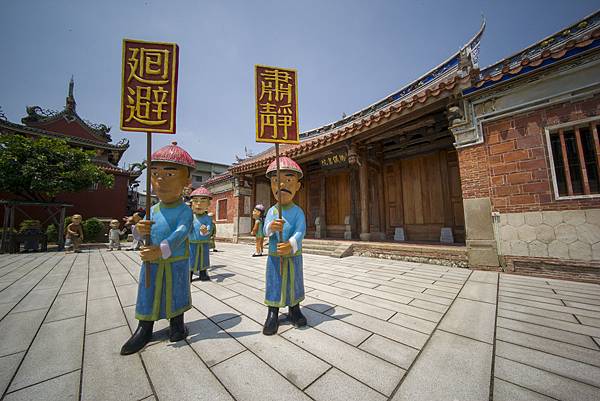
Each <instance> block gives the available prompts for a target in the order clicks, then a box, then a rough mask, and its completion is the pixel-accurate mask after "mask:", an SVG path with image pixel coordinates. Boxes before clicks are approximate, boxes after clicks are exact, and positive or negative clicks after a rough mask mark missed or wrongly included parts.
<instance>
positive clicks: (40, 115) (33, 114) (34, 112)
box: [21, 77, 112, 142]
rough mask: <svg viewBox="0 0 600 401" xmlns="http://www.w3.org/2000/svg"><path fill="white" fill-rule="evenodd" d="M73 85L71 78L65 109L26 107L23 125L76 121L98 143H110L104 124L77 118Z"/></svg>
mask: <svg viewBox="0 0 600 401" xmlns="http://www.w3.org/2000/svg"><path fill="white" fill-rule="evenodd" d="M74 86H75V83H74V81H73V77H71V80H70V81H69V92H68V95H67V98H66V102H65V108H64V109H63V110H62V111H56V110H50V109H42V108H41V107H39V106H27V108H26V110H27V116H26V117H23V118H22V119H21V122H22V123H23V124H26V125H28V124H31V123H34V124H35V123H37V124H39V123H46V122H50V121H55V120H58V119H59V118H65V119H66V120H67V121H70V122H71V121H78V122H79V123H80V124H81V125H82V126H83V127H84V128H86V129H87V130H88V131H89V132H90V133H91V134H92V135H93V136H95V137H96V138H98V141H102V142H110V141H111V140H112V138H111V136H110V135H109V134H108V133H109V132H110V127H109V126H107V125H105V124H94V123H91V122H89V121H87V120H84V119H82V118H81V117H79V115H78V114H77V112H76V111H75V107H76V105H77V102H75V97H74V96H73V88H74Z"/></svg>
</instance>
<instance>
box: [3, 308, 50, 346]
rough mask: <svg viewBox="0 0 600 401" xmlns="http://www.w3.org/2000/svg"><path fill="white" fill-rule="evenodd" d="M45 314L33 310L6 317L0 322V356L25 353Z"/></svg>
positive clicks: (44, 312)
mask: <svg viewBox="0 0 600 401" xmlns="http://www.w3.org/2000/svg"><path fill="white" fill-rule="evenodd" d="M45 314H46V311H45V310H34V311H29V312H22V313H9V314H8V315H6V316H5V317H4V319H2V321H0V338H1V339H2V341H0V356H4V355H8V354H14V353H16V352H20V351H26V350H27V348H29V344H30V343H31V341H32V340H33V338H34V337H35V334H36V333H37V331H38V328H39V327H40V325H41V324H42V321H43V320H44V315H45Z"/></svg>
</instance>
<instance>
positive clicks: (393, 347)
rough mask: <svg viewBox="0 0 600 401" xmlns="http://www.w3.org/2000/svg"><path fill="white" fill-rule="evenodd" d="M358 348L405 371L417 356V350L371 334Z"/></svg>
mask: <svg viewBox="0 0 600 401" xmlns="http://www.w3.org/2000/svg"><path fill="white" fill-rule="evenodd" d="M358 348H360V349H362V350H364V351H367V352H368V353H370V354H373V355H375V356H378V357H380V358H381V359H383V360H386V361H388V362H390V363H393V364H394V365H397V366H400V367H401V368H402V369H403V370H407V369H408V368H409V367H410V366H411V365H412V363H413V362H414V360H415V358H416V357H417V355H418V354H419V350H418V349H416V348H412V347H409V346H408V345H404V344H401V343H399V342H396V341H392V340H389V339H387V338H385V337H382V336H380V335H377V334H373V335H372V336H371V337H369V338H368V339H367V340H366V341H365V342H363V343H362V344H361V345H360V346H359V347H358Z"/></svg>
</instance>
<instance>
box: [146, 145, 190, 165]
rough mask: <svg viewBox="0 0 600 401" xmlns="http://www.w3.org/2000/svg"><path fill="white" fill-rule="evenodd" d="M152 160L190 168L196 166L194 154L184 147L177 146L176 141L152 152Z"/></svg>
mask: <svg viewBox="0 0 600 401" xmlns="http://www.w3.org/2000/svg"><path fill="white" fill-rule="evenodd" d="M152 161H153V162H165V163H173V164H178V165H180V166H186V167H189V168H196V162H195V161H194V159H192V156H190V154H189V153H188V152H186V151H185V150H183V148H181V147H179V146H177V142H175V141H173V142H171V144H170V145H167V146H165V147H162V148H160V149H158V150H157V151H156V152H154V153H152Z"/></svg>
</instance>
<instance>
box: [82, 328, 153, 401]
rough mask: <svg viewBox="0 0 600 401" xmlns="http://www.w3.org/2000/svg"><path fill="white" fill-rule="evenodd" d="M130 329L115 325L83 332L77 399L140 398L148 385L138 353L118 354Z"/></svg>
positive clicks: (111, 400)
mask: <svg viewBox="0 0 600 401" xmlns="http://www.w3.org/2000/svg"><path fill="white" fill-rule="evenodd" d="M130 335H131V332H130V331H129V329H128V328H127V327H118V328H115V329H111V330H105V331H102V332H99V333H94V334H90V335H88V336H86V339H85V353H84V357H83V379H82V382H81V400H82V401H95V400H97V399H98V397H99V395H100V394H102V401H120V400H140V399H142V398H144V397H147V396H149V395H152V389H151V387H150V383H149V382H148V378H147V377H146V372H145V371H144V367H143V366H142V362H141V359H140V357H139V355H137V354H134V355H127V356H121V355H120V354H119V352H120V350H121V346H122V345H123V344H124V343H125V341H126V340H127V338H129V336H130Z"/></svg>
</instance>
